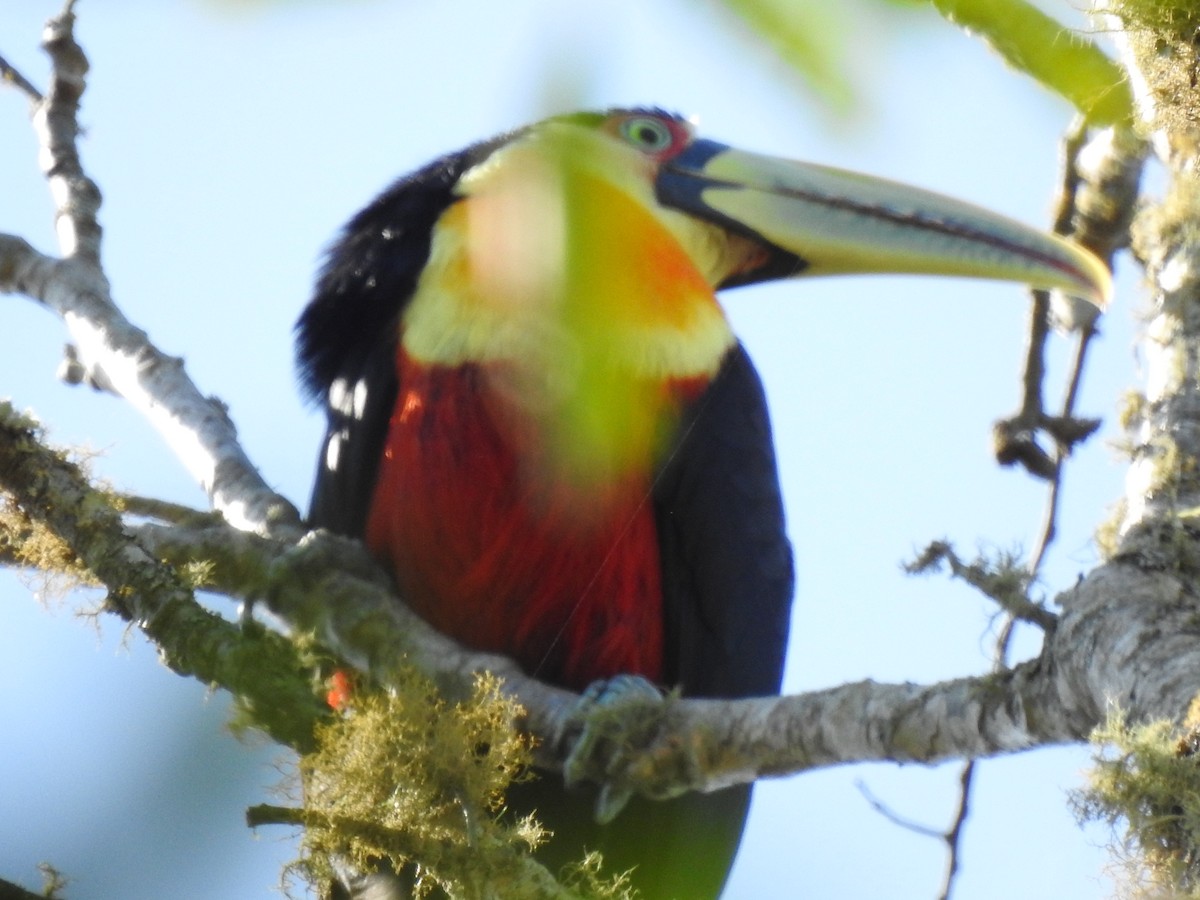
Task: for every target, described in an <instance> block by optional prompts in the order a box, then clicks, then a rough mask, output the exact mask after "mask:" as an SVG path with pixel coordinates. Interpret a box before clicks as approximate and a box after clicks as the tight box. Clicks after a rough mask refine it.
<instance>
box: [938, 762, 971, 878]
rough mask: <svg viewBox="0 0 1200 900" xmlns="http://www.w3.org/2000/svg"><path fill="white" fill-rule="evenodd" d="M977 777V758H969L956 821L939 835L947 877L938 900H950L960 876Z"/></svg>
mask: <svg viewBox="0 0 1200 900" xmlns="http://www.w3.org/2000/svg"><path fill="white" fill-rule="evenodd" d="M974 779H975V760H973V759H968V760H967V762H966V764H965V765H964V766H963V767H962V771H961V772H960V773H959V776H958V811H957V812H956V813H955V815H954V823H953V824H952V825H951V826H950V830H949V831H947V832H945V833H943V834H939V835H938V837H940V838H942V840H944V841H945V842H946V847H947V852H946V877H945V878H944V879H943V880H942V892H941V894H939V895H938V900H950V894H951V893H952V892H953V890H954V880H955V879H956V878H957V877H958V869H959V857H960V856H961V850H960V838H961V836H962V830H963V828H964V826H965V825H966V824H967V818H968V816H969V815H970V809H971V786H972V783H973V781H974Z"/></svg>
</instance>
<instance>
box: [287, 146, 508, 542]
mask: <svg viewBox="0 0 1200 900" xmlns="http://www.w3.org/2000/svg"><path fill="white" fill-rule="evenodd" d="M508 139H509V136H508V135H501V136H500V137H498V138H495V139H493V140H490V141H486V142H482V143H479V144H475V145H474V146H472V147H468V148H467V149H466V150H463V151H460V152H458V153H453V154H450V155H449V156H444V157H442V158H441V159H438V160H435V161H434V162H432V163H430V164H429V165H427V166H425V167H424V168H422V169H419V170H418V171H416V172H414V173H413V174H411V175H408V176H406V177H404V178H401V179H400V180H399V181H397V182H396V183H395V184H393V185H392V186H391V187H389V188H388V189H387V190H386V191H384V192H383V193H382V194H380V195H379V197H377V198H376V199H375V200H374V201H372V202H371V204H370V205H369V206H367V207H366V208H365V209H363V210H362V211H361V212H360V213H358V215H356V216H355V217H354V218H353V219H351V220H350V222H349V224H347V225H346V227H345V229H344V230H343V231H342V234H341V235H340V236H339V238H338V239H337V240H336V241H335V242H334V244H333V245H332V246H331V247H330V249H329V253H328V255H327V257H326V261H325V265H324V267H323V268H322V270H321V273H320V275H319V277H318V279H317V286H316V291H315V292H314V295H313V299H312V300H311V301H310V302H309V304H308V306H307V307H306V308H305V310H304V313H303V314H302V315H301V316H300V320H299V321H298V322H297V323H296V358H297V363H298V368H299V371H300V378H301V382H302V384H303V386H304V389H305V391H306V393H308V395H309V396H310V397H313V398H314V399H319V400H320V401H322V403H323V404H324V406H325V411H326V415H327V416H328V428H327V429H326V433H325V441H324V445H323V447H322V452H321V456H320V459H319V461H318V465H317V478H316V483H315V485H314V488H313V497H312V505H311V507H310V511H309V522H310V524H311V525H314V526H318V527H323V528H329V529H331V530H333V531H336V532H338V533H339V534H345V535H349V536H351V537H361V536H362V532H363V529H364V528H365V527H366V518H367V514H368V513H369V511H370V505H371V494H372V493H373V491H374V488H375V476H376V473H377V470H378V468H379V456H380V453H381V452H382V450H383V442H384V439H385V438H386V437H387V428H388V422H389V421H390V418H391V413H392V407H393V406H394V404H395V399H396V391H397V388H398V386H397V384H396V372H395V358H396V342H397V340H399V327H400V325H399V319H400V314H401V312H402V311H403V309H404V307H405V306H406V305H407V304H408V301H409V299H410V298H411V297H412V294H413V291H414V290H416V286H417V280H418V279H419V278H420V275H421V270H422V269H424V268H425V263H426V262H427V261H428V259H429V246H430V241H431V239H432V235H433V228H434V224H435V223H436V222H437V219H438V217H439V216H440V215H441V214H442V212H443V211H445V209H446V208H447V207H448V206H449V205H450V204H452V203H453V202H455V193H454V186H455V184H457V182H458V179H459V178H460V177H461V176H462V174H463V172H465V171H467V169H469V168H471V167H472V166H474V165H476V164H477V163H479V162H480V161H481V160H482V159H484V158H485V157H487V155H488V154H490V153H491V152H492V151H493V150H494V149H495V148H496V147H497V146H499V145H501V144H503V143H504V142H505V141H506V140H508Z"/></svg>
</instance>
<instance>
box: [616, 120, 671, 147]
mask: <svg viewBox="0 0 1200 900" xmlns="http://www.w3.org/2000/svg"><path fill="white" fill-rule="evenodd" d="M621 137H623V138H624V139H625V140H627V141H629V143H631V144H633V145H634V146H635V147H637V148H638V149H639V150H642V151H644V152H646V153H662V152H663V151H664V150H668V149H670V147H671V144H672V142H673V141H674V140H675V135H674V134H672V133H671V129H670V127H669V126H668V125H667V124H666V123H665V122H663V121H662V120H661V119H653V118H651V117H649V116H634V117H632V118H629V119H626V120H625V121H623V122H622V123H621Z"/></svg>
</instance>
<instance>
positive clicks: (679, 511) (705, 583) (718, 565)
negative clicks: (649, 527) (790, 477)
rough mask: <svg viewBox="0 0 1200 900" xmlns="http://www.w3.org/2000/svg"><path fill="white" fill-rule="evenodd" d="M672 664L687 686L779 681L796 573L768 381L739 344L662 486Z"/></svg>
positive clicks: (736, 693) (684, 427) (670, 677)
mask: <svg viewBox="0 0 1200 900" xmlns="http://www.w3.org/2000/svg"><path fill="white" fill-rule="evenodd" d="M654 501H655V511H656V516H657V521H658V533H659V552H660V554H661V556H662V570H663V592H664V604H665V609H666V621H665V625H666V628H665V632H666V646H665V666H664V670H665V674H666V680H667V683H668V684H672V685H679V686H681V687H682V688H683V693H684V694H685V695H688V696H699V697H746V696H759V695H767V694H775V693H778V692H779V684H780V679H781V678H782V674H783V658H784V651H785V649H786V647H787V637H788V624H789V619H790V613H791V603H792V593H793V590H794V573H793V567H792V551H791V545H790V544H789V543H788V540H787V536H786V534H785V531H784V519H783V500H782V498H781V497H780V493H779V475H778V472H777V470H776V465H775V450H774V446H773V442H772V440H771V423H770V419H769V417H768V415H767V405H766V398H765V396H764V395H763V389H762V383H761V382H760V381H759V378H758V373H757V372H756V371H755V370H754V365H753V363H751V362H750V358H749V356H747V355H746V351H745V350H744V349H743V348H742V346H741V345H740V344H739V345H737V346H736V347H734V348H733V349H732V350H731V351H730V352H729V355H728V356H726V358H725V360H724V362H723V363H722V365H721V369H720V371H719V372H718V373H717V376H716V378H715V379H714V380H713V382H712V384H711V385H710V386H709V388H708V390H706V391H705V392H704V394H703V395H702V396H701V397H700V398H699V399H698V400H696V401H695V402H694V403H693V404H692V406H691V407H690V408H689V409H688V410H687V411H686V413H685V416H684V419H683V421H682V423H681V427H680V431H679V437H678V439H677V443H676V447H675V449H674V452H673V453H672V454H671V456H670V457H669V458H668V459H667V461H666V463H665V464H664V467H663V470H662V472H661V474H660V476H659V478H658V479H657V481H656V483H655V488H654Z"/></svg>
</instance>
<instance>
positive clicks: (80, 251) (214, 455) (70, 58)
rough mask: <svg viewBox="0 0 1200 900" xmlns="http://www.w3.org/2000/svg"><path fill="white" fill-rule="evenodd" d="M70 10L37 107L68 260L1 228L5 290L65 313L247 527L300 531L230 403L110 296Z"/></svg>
mask: <svg viewBox="0 0 1200 900" xmlns="http://www.w3.org/2000/svg"><path fill="white" fill-rule="evenodd" d="M73 25H74V15H73V14H72V12H71V10H70V4H68V7H67V9H66V10H65V11H64V12H63V13H62V14H61V15H59V16H58V17H56V18H54V19H52V20H51V21H50V22H49V23H48V24H47V26H46V32H45V36H44V40H43V47H44V48H45V50H46V52H47V53H48V54H49V55H50V59H51V62H52V75H51V82H50V89H49V90H48V92H47V94H46V96H45V98H43V100H42V101H40V102H39V103H38V104H37V105H36V107H35V110H34V116H33V124H34V130H35V132H36V134H37V137H38V143H39V146H40V148H41V153H40V156H39V159H40V161H41V166H42V171H43V173H44V174H45V176H46V179H47V181H48V183H49V187H50V193H51V196H52V197H53V198H54V199H55V205H56V210H55V222H56V228H57V233H58V240H59V248H60V250H61V252H62V258H61V259H57V260H56V259H53V258H51V257H48V256H45V255H43V254H40V253H38V252H37V251H35V250H34V249H33V248H32V247H30V246H29V244H28V243H27V242H26V241H24V240H22V239H21V238H18V237H13V236H11V235H0V291H3V292H6V293H22V294H25V295H27V296H29V297H31V298H33V299H35V300H37V301H38V302H40V303H42V304H43V305H45V306H46V307H48V308H49V309H51V310H53V311H54V312H56V313H58V315H60V316H61V317H62V319H63V321H64V323H65V324H66V326H67V331H68V332H69V333H70V335H71V339H72V340H73V341H74V343H75V348H76V349H75V353H74V359H75V360H76V361H77V362H78V364H79V366H81V367H82V369H81V375H80V377H81V379H82V380H86V381H87V382H88V383H89V384H91V385H93V386H94V387H98V388H102V389H104V390H108V391H112V392H113V393H115V394H117V395H119V396H121V397H123V398H124V399H125V400H127V401H128V402H130V403H131V404H133V406H134V407H135V408H136V409H137V410H138V411H139V412H141V413H142V414H143V415H144V416H145V417H146V418H147V419H148V420H149V421H150V423H151V424H152V425H153V426H154V427H155V428H156V429H157V430H158V432H159V434H161V435H162V437H163V438H164V439H165V440H166V442H167V444H168V445H169V446H170V447H171V448H172V450H173V451H174V452H175V455H176V456H177V457H178V458H179V459H180V461H181V462H182V463H183V464H184V466H185V467H186V468H187V470H188V472H189V473H190V474H191V475H192V476H193V477H194V478H195V479H196V480H197V481H198V482H199V484H200V485H201V486H202V487H203V488H204V490H205V492H206V493H207V494H208V496H209V497H210V498H211V500H212V503H213V506H214V508H215V509H217V510H218V511H219V512H220V513H221V514H222V515H224V516H225V517H226V518H227V519H228V520H229V521H230V522H231V523H232V524H234V525H236V526H237V527H240V528H246V529H251V530H257V531H261V532H267V531H270V530H272V529H275V530H278V529H291V530H294V531H295V530H298V529H299V527H300V516H299V513H298V512H297V511H296V509H295V507H294V506H293V505H292V504H291V503H290V502H289V501H288V500H286V499H285V498H283V497H281V496H280V495H278V494H276V493H275V492H274V491H272V490H271V489H270V488H269V487H268V486H267V485H266V483H265V482H264V481H263V479H262V477H261V476H260V475H259V473H258V471H257V469H255V467H254V466H253V464H251V462H250V460H249V458H248V457H247V456H246V455H245V453H244V452H243V451H242V448H241V446H240V445H239V443H238V440H237V433H236V430H235V429H234V426H233V423H232V422H231V421H230V420H229V417H228V415H227V414H226V408H225V405H224V404H222V403H221V402H220V401H218V400H215V399H212V398H209V397H205V396H204V395H202V394H201V393H200V391H199V390H198V389H197V388H196V386H195V385H194V384H193V383H192V381H191V380H190V379H189V378H188V377H187V375H186V373H185V372H184V371H183V363H182V360H180V359H178V358H176V357H171V356H167V355H165V354H163V353H161V352H160V351H159V350H158V349H157V348H155V347H154V346H153V345H152V344H151V343H150V342H149V340H148V339H147V337H146V334H145V332H143V331H142V330H141V329H139V328H136V327H134V326H133V325H132V324H131V323H130V322H129V321H128V320H127V319H126V318H125V316H124V315H122V314H121V312H120V310H118V309H117V307H116V305H115V304H114V303H113V300H112V296H111V293H110V290H109V284H108V280H107V279H106V278H105V277H104V272H103V270H102V269H101V265H100V236H101V229H100V225H99V222H98V220H97V218H96V213H97V211H98V209H99V206H100V192H99V190H98V189H97V188H96V185H95V184H94V183H93V182H92V180H91V179H90V178H88V177H87V175H86V174H85V173H84V171H83V167H82V164H81V162H80V158H79V153H78V150H77V148H76V136H77V134H78V127H77V124H76V115H77V113H78V109H79V99H80V96H81V95H82V93H83V90H84V86H85V75H86V72H87V59H86V57H85V56H84V55H83V51H82V50H81V49H80V47H79V45H78V44H77V43H76V42H75V39H74V35H73V31H72V29H73Z"/></svg>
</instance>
